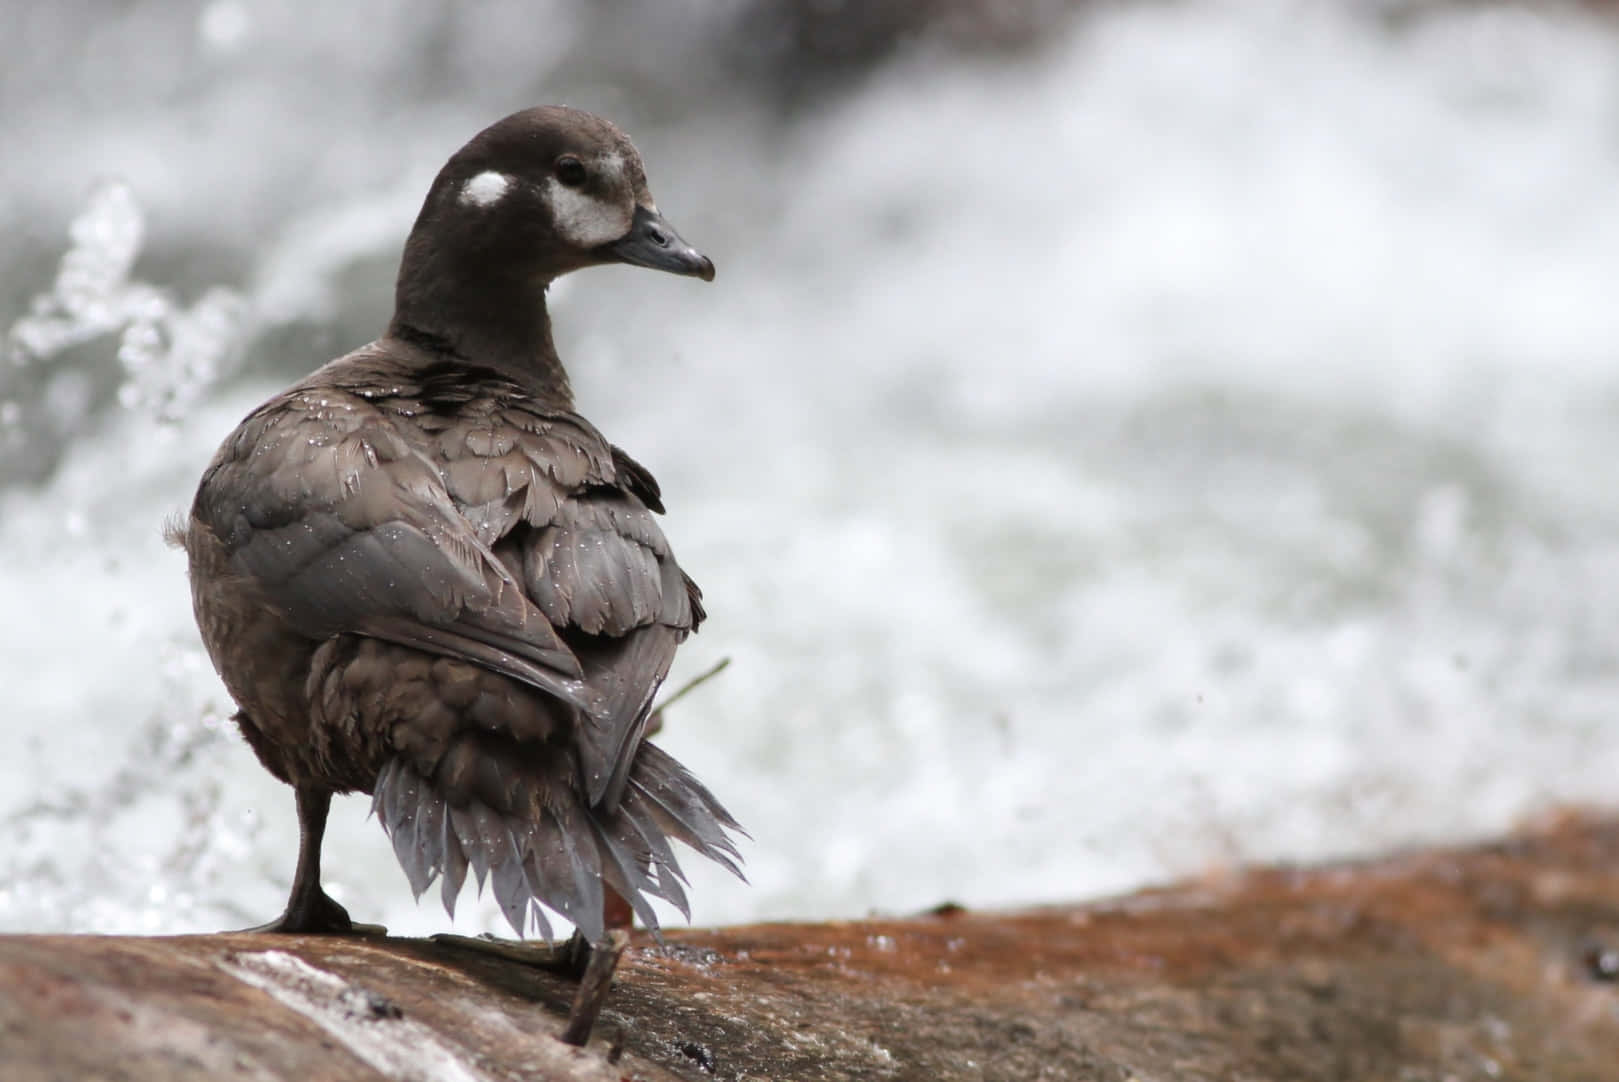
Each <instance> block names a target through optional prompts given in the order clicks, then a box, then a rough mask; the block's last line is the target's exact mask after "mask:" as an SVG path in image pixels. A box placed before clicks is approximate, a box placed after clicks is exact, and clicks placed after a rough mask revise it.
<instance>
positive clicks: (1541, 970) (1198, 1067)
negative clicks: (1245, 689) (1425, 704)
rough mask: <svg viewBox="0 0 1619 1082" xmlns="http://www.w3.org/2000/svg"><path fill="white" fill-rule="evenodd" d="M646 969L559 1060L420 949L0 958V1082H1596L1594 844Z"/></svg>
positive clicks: (1610, 849)
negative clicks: (590, 1035) (385, 1081)
mask: <svg viewBox="0 0 1619 1082" xmlns="http://www.w3.org/2000/svg"><path fill="white" fill-rule="evenodd" d="M669 946H670V949H669V951H668V952H667V953H663V952H660V951H658V950H657V949H656V948H655V947H654V946H653V945H652V944H651V943H650V942H649V941H648V940H647V939H646V938H644V937H640V938H637V940H636V941H635V943H634V945H633V946H632V947H631V949H630V950H629V951H628V952H627V953H626V955H625V957H624V961H623V964H622V965H621V966H620V969H619V977H618V982H617V985H616V987H615V988H614V990H613V992H612V995H611V997H610V998H609V1000H608V1004H607V1010H606V1011H605V1012H604V1014H603V1016H602V1020H601V1023H600V1024H599V1025H598V1027H597V1031H596V1037H595V1038H594V1039H593V1040H592V1041H591V1043H590V1045H589V1046H588V1047H587V1048H584V1049H575V1048H570V1047H568V1046H566V1045H564V1044H562V1043H561V1042H559V1041H557V1040H556V1039H555V1034H557V1033H558V1032H559V1031H560V1030H561V1027H562V1021H563V1017H564V1015H565V1013H566V1011H567V1006H568V1003H569V1001H570V999H571V997H572V993H573V987H572V986H571V985H570V984H568V983H567V982H565V981H563V980H562V979H560V978H558V977H554V976H552V975H550V974H547V973H544V972H541V971H538V970H533V969H529V968H527V967H524V966H521V965H517V964H513V963H509V962H503V961H500V960H498V959H493V958H484V957H483V956H481V955H473V954H468V953H466V952H465V951H462V950H459V949H457V948H454V947H449V946H440V945H437V944H434V943H431V942H427V941H422V940H403V939H365V938H344V939H330V938H315V937H297V936H288V937H283V936H263V935H210V936H180V937H175V938H157V939H141V938H122V937H97V936H11V937H0V1078H4V1079H5V1080H6V1082H36V1080H47V1079H48V1080H52V1082H55V1080H81V1079H84V1080H89V1079H165V1080H167V1079H222V1078H244V1079H298V1080H310V1082H313V1080H317V1079H319V1080H326V1079H331V1080H349V1079H377V1078H398V1079H413V1080H414V1079H420V1080H424V1082H425V1080H434V1082H438V1080H478V1079H553V1078H554V1079H577V1080H605V1079H614V1080H617V1079H644V1080H648V1082H652V1080H667V1079H674V1078H680V1079H709V1078H719V1079H793V1080H802V1082H809V1080H819V1079H916V1080H922V1079H928V1080H954V1079H975V1080H976V1079H996V1080H999V1079H1007V1080H1014V1079H1015V1080H1018V1082H1026V1080H1030V1079H1065V1080H1066V1079H1075V1080H1084V1079H1105V1080H1109V1082H1125V1080H1129V1079H1135V1080H1139V1082H1192V1080H1202V1079H1208V1080H1216V1079H1219V1080H1225V1079H1247V1080H1259V1079H1278V1080H1289V1082H1291V1080H1314V1079H1323V1080H1324V1079H1333V1080H1357V1079H1377V1080H1379V1082H1427V1080H1431V1082H1447V1080H1457V1082H1460V1080H1468V1079H1525V1080H1534V1082H1557V1080H1562V1079H1579V1080H1582V1082H1583V1080H1590V1082H1602V1080H1605V1079H1615V1080H1619V983H1616V978H1619V822H1615V821H1612V820H1608V821H1603V820H1600V819H1594V818H1587V817H1580V816H1565V817H1563V818H1561V819H1559V820H1558V821H1556V822H1552V823H1548V824H1546V825H1543V826H1542V827H1539V828H1537V829H1534V830H1530V831H1526V832H1525V833H1523V834H1521V835H1518V836H1515V837H1512V838H1510V839H1507V840H1505V841H1501V842H1497V843H1493V844H1488V845H1481V846H1475V847H1470V848H1457V849H1445V850H1432V851H1424V852H1414V853H1409V854H1404V855H1399V856H1395V857H1391V858H1389V859H1385V860H1378V861H1367V862H1358V863H1352V864H1340V865H1334V866H1329V867H1323V868H1313V869H1292V868H1268V869H1256V870H1250V871H1241V872H1234V873H1231V874H1229V875H1224V876H1219V877H1212V878H1209V879H1207V880H1205V881H1201V882H1193V883H1187V884H1183V885H1180V886H1175V887H1170V888H1167V889H1161V890H1152V891H1145V892H1142V893H1140V894H1135V895H1132V896H1129V897H1126V898H1122V899H1117V900H1112V901H1106V902H1100V903H1096V904H1091V905H1083V906H1073V907H1064V908H1050V909H1040V910H1032V911H1027V912H1021V913H969V912H964V911H961V910H959V909H954V908H952V907H945V908H944V909H942V910H941V911H940V912H938V913H935V914H929V915H926V916H920V917H913V918H909V919H897V920H867V921H852V922H834V923H828V924H765V925H755V926H752V927H742V928H728V929H722V930H719V931H692V932H673V933H671V934H670V935H669ZM615 1043H621V1044H622V1055H621V1056H618V1055H616V1054H615V1052H614V1049H613V1045H614V1044H615Z"/></svg>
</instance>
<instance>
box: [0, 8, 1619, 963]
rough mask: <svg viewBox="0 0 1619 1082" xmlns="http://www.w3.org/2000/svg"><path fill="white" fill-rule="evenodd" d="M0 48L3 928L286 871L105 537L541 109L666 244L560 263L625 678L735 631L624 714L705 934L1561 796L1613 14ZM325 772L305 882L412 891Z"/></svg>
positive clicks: (908, 16) (1499, 816)
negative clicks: (320, 816)
mask: <svg viewBox="0 0 1619 1082" xmlns="http://www.w3.org/2000/svg"><path fill="white" fill-rule="evenodd" d="M0 60H3V62H0V100H3V102H4V108H3V109H0V147H3V148H4V153H3V154H0V193H3V195H0V227H3V230H4V236H5V238H6V243H5V244H4V245H3V247H0V331H3V332H5V333H6V335H7V337H6V340H5V349H6V351H7V354H8V356H9V360H7V361H6V362H5V363H3V364H0V555H3V557H4V559H3V562H0V606H3V609H4V612H5V613H6V619H5V621H4V623H3V625H0V687H3V688H4V703H5V716H4V719H3V720H0V732H3V734H4V736H5V738H6V739H5V743H4V746H3V754H0V831H3V842H0V928H4V929H8V930H47V929H66V930H78V931H91V930H93V931H164V932H169V931H187V930H212V929H218V928H224V927H233V926H237V927H239V926H243V925H247V924H253V923H257V922H260V921H263V920H267V919H269V918H271V917H272V916H273V915H274V914H276V913H277V912H279V910H280V907H281V905H282V902H283V900H284V897H285V893H286V887H287V884H288V883H289V882H290V877H291V872H292V864H293V858H294V854H295V851H296V844H297V843H296V837H297V834H296V821H295V818H294V815H293V807H292V797H291V794H290V792H289V791H288V790H286V789H285V788H284V787H282V786H281V785H280V784H279V783H277V782H275V781H274V780H273V779H272V778H271V777H270V776H269V775H268V774H266V773H265V772H264V771H263V770H262V769H261V768H260V767H259V766H258V764H257V763H256V761H255V760H254V759H253V757H252V754H251V753H250V752H249V751H248V749H247V748H246V746H245V745H244V744H243V742H242V741H241V739H240V737H239V736H238V735H237V734H236V732H235V730H234V727H233V726H232V725H231V724H230V722H229V721H228V717H229V714H230V712H231V710H232V707H231V705H230V703H229V702H228V701H227V698H226V696H225V694H224V692H223V689H222V687H221V685H220V684H219V682H218V681H217V678H216V677H215V676H214V674H213V672H212V670H211V668H210V666H209V663H208V660H207V658H206V656H205V655H204V653H203V652H202V649H201V646H200V643H199V640H198V637H197V634H196V631H195V629H194V627H193V624H192V618H191V612H190V600H189V595H188V592H187V587H186V582H185V570H184V562H183V559H182V557H181V556H180V555H179V554H177V553H175V552H172V551H170V550H167V549H166V548H164V547H163V545H162V542H161V540H160V529H161V525H162V522H163V520H164V519H165V517H166V516H169V515H171V514H175V513H178V512H181V511H183V510H184V509H185V508H186V507H187V505H188V504H189V501H190V498H191V494H192V492H193V490H194V486H195V484H196V481H197V478H198V476H199V475H200V473H201V470H202V468H203V466H204V465H205V464H206V462H207V460H208V458H209V457H210V455H211V454H212V453H213V450H214V448H215V446H216V445H217V444H218V442H219V441H220V440H221V439H222V438H223V437H224V435H225V434H226V433H227V432H228V431H229V430H230V429H231V428H232V427H233V426H234V425H235V423H236V422H237V420H239V419H240V417H241V416H242V415H243V414H244V413H245V412H246V411H247V410H249V409H250V408H251V407H252V406H254V405H255V404H257V403H258V402H259V401H260V400H262V399H263V398H264V397H266V396H268V395H269V394H270V393H271V392H273V391H274V390H276V389H277V388H279V387H280V386H283V385H285V384H286V383H288V382H290V381H291V380H293V379H294V378H296V377H298V376H300V375H302V374H303V373H305V372H307V371H309V370H311V369H312V368H314V367H316V366H317V365H319V364H320V363H322V362H324V361H326V360H327V359H329V358H330V357H332V356H335V355H336V354H338V353H341V352H344V351H346V350H348V349H350V348H353V347H354V346H357V345H359V344H361V343H363V342H365V341H367V340H368V339H370V338H372V337H374V336H375V335H376V334H377V333H379V331H380V330H381V328H382V327H383V325H384V324H385V321H386V319H387V317H388V314H389V311H390V307H391V299H392V285H393V275H394V271H395V268H396V265H397V259H398V254H399V250H400V246H401V244H402V242H403V239H404V236H405V234H406V232H407V230H408V229H409V227H410V224H411V221H412V220H413V218H414V215H415V212H416V209H417V207H418V205H419V203H420V200H421V198H422V196H423V195H424V193H425V192H426V190H427V186H428V184H429V182H430V180H431V179H432V176H433V174H434V173H435V171H436V170H437V169H438V167H439V165H440V164H442V162H443V161H444V159H445V158H446V157H447V156H448V155H449V154H450V153H451V152H452V151H453V150H455V149H456V148H457V147H458V146H459V145H460V144H461V143H462V142H464V141H465V140H466V139H467V138H468V137H470V136H471V135H472V134H473V133H474V132H476V131H477V130H478V129H479V128H481V127H483V126H484V125H485V124H487V123H489V122H491V121H493V120H495V119H497V118H498V117H500V116H502V115H504V114H506V113H508V112H510V111H512V110H515V109H517V108H521V107H524V106H527V105H530V104H534V103H538V102H554V101H560V102H566V103H569V104H573V105H578V106H582V107H585V108H589V109H592V110H595V111H598V112H601V113H604V114H605V115H607V116H609V117H611V118H612V119H614V120H615V121H617V122H618V123H619V124H620V125H621V126H622V127H624V128H625V129H626V130H627V131H628V132H630V134H631V135H632V136H633V137H634V138H635V140H636V142H637V144H638V145H639V146H640V148H641V150H642V152H643V154H644V156H645V158H646V160H647V163H648V170H649V174H650V177H651V181H652V187H653V191H654V192H655V193H656V195H657V197H658V201H659V204H660V206H661V207H662V208H663V209H664V210H665V212H666V213H668V215H669V216H670V218H671V219H672V220H673V221H674V222H675V223H676V225H677V226H678V227H679V228H680V229H681V231H682V232H683V233H684V234H685V236H686V237H687V238H688V239H690V240H692V241H693V242H694V243H696V244H697V245H698V246H699V247H701V248H702V249H704V250H705V251H707V252H708V253H709V254H710V255H712V256H713V257H714V259H715V262H716V263H717V264H718V266H719V277H718V280H717V281H716V282H715V283H714V284H713V285H712V286H703V285H701V284H700V283H695V282H691V281H683V280H677V279H674V278H670V277H666V276H658V275H651V274H644V273H641V272H638V271H633V270H630V269H626V268H612V269H603V270H594V271H590V272H587V273H585V274H581V275H577V276H575V277H573V278H572V279H568V280H565V281H564V282H563V283H562V284H561V285H560V286H559V287H558V288H557V290H556V291H555V294H554V296H555V299H554V301H553V312H554V313H555V316H556V320H557V323H558V338H559V346H560V348H561V351H562V354H563V356H564V358H565V359H566V360H567V362H568V363H569V366H570V369H571V371H572V373H573V377H574V383H575V387H576V389H577V391H578V397H579V400H580V404H581V408H582V411H583V412H584V413H585V414H586V415H587V416H588V417H590V418H591V419H592V420H594V421H595V423H596V424H597V425H598V426H599V427H600V428H601V429H602V430H603V431H604V432H605V433H606V434H607V435H608V436H609V438H611V439H612V440H614V441H615V442H618V443H620V444H622V445H623V446H624V447H625V448H627V449H628V450H629V451H630V452H631V453H632V454H633V455H635V456H636V457H637V458H639V459H640V460H641V461H643V462H645V463H646V464H647V465H648V466H649V467H650V468H651V469H652V470H653V471H654V472H655V473H656V474H657V476H658V478H659V479H660V480H661V482H662V484H663V488H664V492H665V497H666V500H667V502H668V504H669V507H670V515H669V517H668V521H667V523H666V530H667V532H668V534H669V536H670V537H671V538H672V539H673V541H674V543H675V547H676V549H677V551H678V552H679V554H680V557H681V560H682V563H683V564H684V565H685V566H686V568H687V569H688V570H689V571H690V572H691V573H692V574H693V576H694V577H695V578H696V579H697V580H698V581H699V582H700V583H701V584H702V585H703V587H704V589H705V591H706V593H707V600H708V608H709V611H710V614H711V619H710V621H709V623H708V624H706V625H705V627H704V629H703V632H702V634H701V635H700V636H698V637H697V638H695V639H694V640H692V641H691V643H689V644H688V646H687V647H686V648H685V650H684V651H683V653H682V655H681V657H680V658H679V660H678V661H677V668H676V672H675V674H674V676H673V677H672V679H671V683H670V686H671V687H675V686H678V685H679V684H680V683H681V682H683V680H684V679H686V678H689V677H690V676H691V675H693V674H695V673H697V672H700V671H702V670H703V669H705V668H707V667H708V666H709V665H711V664H713V663H714V662H715V661H717V660H718V659H719V658H721V657H731V658H733V659H734V663H733V664H732V666H731V667H730V669H729V670H728V671H727V672H725V673H724V675H723V676H721V677H720V678H718V679H717V680H715V681H714V682H712V683H710V684H707V685H705V686H704V687H703V688H702V689H701V690H700V691H698V692H696V693H694V694H693V695H692V696H691V697H690V698H689V699H687V700H685V701H683V702H682V703H681V704H679V705H678V706H677V707H675V708H674V709H673V710H671V711H670V714H669V717H668V719H667V727H666V729H665V733H664V735H663V737H662V738H661V741H662V743H663V744H664V745H665V746H666V747H668V748H669V749H670V750H671V751H673V752H674V753H675V754H676V755H677V756H678V757H679V758H681V759H682V760H683V761H685V762H686V763H687V764H688V765H689V766H691V767H692V768H693V769H694V770H695V771H696V772H697V773H698V775H699V776H701V777H702V778H704V779H705V780H707V782H708V783H709V784H710V785H711V786H712V787H713V789H714V790H715V791H716V792H717V793H718V794H719V795H720V796H721V797H722V799H723V800H724V801H725V802H726V803H727V804H728V805H729V806H730V808H731V809H732V810H733V811H734V812H735V813H736V815H737V816H738V818H740V819H741V820H742V822H743V823H744V824H745V825H746V826H747V827H748V829H749V830H750V831H751V832H752V835H753V838H754V840H753V842H752V843H751V844H749V845H748V846H747V847H746V854H747V859H748V865H747V868H748V874H749V876H750V878H751V880H752V885H751V886H744V885H742V884H738V883H735V882H732V881H730V880H729V879H728V878H726V877H725V876H724V875H723V873H720V872H718V871H717V870H714V869H710V868H706V867H697V866H696V864H697V862H696V861H695V860H693V861H691V862H689V868H688V870H689V871H690V872H691V873H692V875H693V878H694V880H695V886H694V890H693V892H692V896H693V899H694V902H695V918H696V920H697V921H698V922H699V923H711V922H728V921H741V920H752V919H760V918H789V917H805V918H815V917H842V916H857V915H861V914H864V913H866V912H868V911H871V910H880V911H885V912H905V911H910V910H915V909H918V908H921V907H924V906H929V905H933V904H936V903H939V902H942V901H945V900H947V899H948V900H955V901H958V902H961V903H965V904H968V905H971V906H988V905H1006V904H1013V903H1032V902H1040V901H1047V900H1058V899H1077V898H1082V897H1087V896H1095V895H1098V894H1102V893H1106V892H1113V891H1120V890H1125V889H1128V888H1132V887H1136V886H1139V885H1143V884H1146V883H1149V882H1154V881H1159V880H1163V879H1165V878H1168V877H1174V876H1181V875H1188V874H1192V875H1196V874H1203V873H1207V872H1210V871H1217V870H1219V869H1222V868H1227V867H1230V866H1232V865H1233V864H1235V863H1237V862H1240V861H1247V860H1271V859H1297V860H1316V859H1322V858H1327V857H1333V856H1338V855H1344V854H1360V853H1369V852H1374V851H1379V850H1384V849H1387V848H1389V847H1394V846H1403V845H1412V844H1418V843H1424V842H1430V841H1436V840H1455V839H1464V838H1469V837H1476V836H1481V835H1485V834H1489V833H1491V832H1496V831H1500V830H1503V829H1506V828H1509V827H1511V826H1512V825H1513V824H1515V823H1518V822H1521V821H1522V820H1523V819H1524V818H1526V817H1530V816H1534V815H1538V814H1544V813H1546V812H1547V811H1548V810H1549V809H1551V808H1553V807H1556V806H1559V805H1563V804H1567V803H1582V802H1604V801H1605V802H1607V804H1608V806H1609V807H1612V806H1613V805H1614V803H1615V801H1616V797H1615V779H1616V777H1619V721H1616V718H1615V713H1616V704H1619V653H1616V644H1619V604H1616V603H1615V592H1616V589H1619V490H1616V488H1615V484H1614V481H1613V476H1612V473H1613V463H1614V462H1615V461H1619V300H1616V297H1619V288H1616V287H1619V24H1616V22H1615V18H1614V16H1613V14H1612V13H1611V11H1610V10H1608V9H1606V8H1603V7H1593V6H1589V5H1574V4H1552V3H1547V4H1536V5H1529V6H1523V5H1507V4H1495V3H1422V2H1394V0H1389V2H1384V3H1362V4H1339V3H1311V2H1302V0H1300V2H1291V3H1280V2H1268V3H1267V2H1258V0H1255V2H1250V3H1234V4H1219V5H1201V4H1190V3H1188V4H1180V3H1151V4H1116V3H1110V4H1085V3H1077V2H1064V0H999V2H997V0H927V2H916V3H908V2H901V0H867V2H863V3H855V2H853V0H849V2H847V3H841V2H838V0H719V2H698V0H680V2H671V0H617V2H613V3H601V4H593V3H589V2H587V0H528V2H522V3H519V2H504V3H498V2H497V3H487V4H477V5H473V4H462V3H455V2H452V0H445V2H439V3H430V2H417V3H412V4H408V5H402V4H397V3H393V2H388V0H361V2H357V3H348V4H344V5H329V4H327V3H325V2H323V0H278V2H276V3H269V2H256V0H211V2H204V3H198V2H180V3H170V2H166V0H165V2H159V0H144V2H142V0H135V2H129V3H120V4H108V3H101V2H92V0H63V2H59V3H54V4H48V5H47V4H33V5H18V6H17V8H16V10H13V11H12V12H11V13H10V19H9V25H8V30H7V33H6V34H5V35H4V38H3V40H0ZM367 805H368V801H367V800H365V799H364V798H354V799H350V800H347V801H343V802H340V803H339V805H338V806H337V807H336V808H335V809H334V813H333V825H332V829H331V832H330V833H329V834H328V842H327V848H326V869H327V871H326V880H327V886H328V889H329V890H330V891H331V892H332V893H333V894H334V896H336V897H338V898H339V899H340V900H341V901H342V902H344V903H345V904H346V905H348V906H349V908H350V909H351V911H352V912H353V913H354V915H355V916H356V918H357V919H362V920H381V921H383V922H384V923H387V924H388V925H389V926H390V927H392V928H393V929H395V930H396V931H401V932H407V933H421V932H427V931H433V930H443V929H445V928H447V927H448V926H449V922H448V921H447V920H446V919H445V917H444V916H443V914H442V913H441V912H439V910H438V908H437V906H436V904H435V903H434V902H433V901H432V897H433V896H432V895H429V897H428V899H427V900H426V901H424V903H423V904H422V905H421V906H420V907H419V908H418V907H417V906H415V905H414V904H413V903H412V901H411V898H410V892H409V890H408V887H407V885H406V882H405V879H404V876H403V874H402V873H401V872H400V871H399V870H398V868H397V867H396V865H395V862H394V858H393V855H392V852H391V849H390V846H389V845H388V843H387V841H386V839H385V838H384V837H383V836H382V834H381V832H380V830H379V829H378V828H377V826H376V825H375V824H374V823H369V822H366V821H365V816H366V811H367ZM456 926H457V927H459V928H460V929H461V930H463V931H478V930H483V929H486V928H487V929H499V928H501V927H502V925H501V924H500V922H499V918H498V914H497V910H496V908H495V907H494V905H493V904H492V902H490V901H489V900H488V899H484V900H482V901H481V902H480V903H478V904H470V898H464V899H463V908H462V910H461V916H460V917H459V918H458V920H457V921H456Z"/></svg>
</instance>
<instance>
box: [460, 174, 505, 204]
mask: <svg viewBox="0 0 1619 1082" xmlns="http://www.w3.org/2000/svg"><path fill="white" fill-rule="evenodd" d="M511 186H512V178H511V177H509V176H507V175H506V174H505V173H497V172H495V171H494V170H493V169H485V170H484V171H483V172H482V173H479V174H478V175H477V176H475V177H473V178H472V179H471V180H469V181H467V182H466V183H465V184H463V185H461V202H463V203H469V204H471V205H472V206H475V207H492V206H494V205H495V204H496V203H498V202H500V197H501V196H503V195H505V194H506V191H507V189H508V188H510V187H511Z"/></svg>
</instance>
